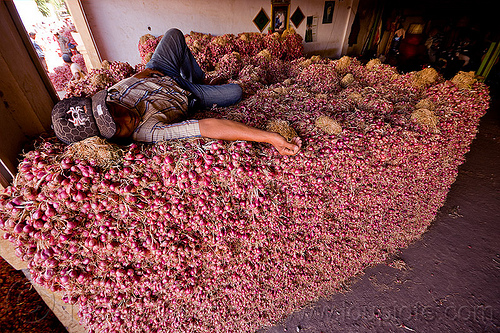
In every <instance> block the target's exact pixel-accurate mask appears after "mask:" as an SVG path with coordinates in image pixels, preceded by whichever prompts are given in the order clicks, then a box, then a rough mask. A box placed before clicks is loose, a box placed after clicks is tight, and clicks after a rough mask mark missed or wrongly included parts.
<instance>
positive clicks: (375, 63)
mask: <svg viewBox="0 0 500 333" xmlns="http://www.w3.org/2000/svg"><path fill="white" fill-rule="evenodd" d="M381 64H382V62H381V61H380V59H378V58H375V59H372V60H370V61H368V63H367V64H366V66H365V67H366V68H367V69H373V68H374V67H376V66H379V65H381Z"/></svg>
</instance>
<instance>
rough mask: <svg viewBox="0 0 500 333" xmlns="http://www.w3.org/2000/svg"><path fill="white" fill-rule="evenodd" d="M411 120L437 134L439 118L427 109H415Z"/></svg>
mask: <svg viewBox="0 0 500 333" xmlns="http://www.w3.org/2000/svg"><path fill="white" fill-rule="evenodd" d="M411 120H413V121H415V122H417V124H419V125H421V126H422V127H423V128H424V129H426V130H428V131H430V132H437V124H438V123H439V118H438V117H437V116H436V115H435V114H434V112H432V111H431V110H429V109H417V110H415V111H413V113H412V114H411Z"/></svg>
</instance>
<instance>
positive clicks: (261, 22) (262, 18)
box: [253, 8, 270, 32]
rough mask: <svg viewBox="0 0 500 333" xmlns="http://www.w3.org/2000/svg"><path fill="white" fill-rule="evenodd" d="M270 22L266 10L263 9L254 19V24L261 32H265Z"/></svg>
mask: <svg viewBox="0 0 500 333" xmlns="http://www.w3.org/2000/svg"><path fill="white" fill-rule="evenodd" d="M269 21H270V20H269V16H267V14H266V11H265V10H264V8H261V9H260V12H259V13H258V14H257V16H255V18H254V19H253V23H254V24H255V25H256V26H257V28H258V29H259V31H260V32H262V30H264V28H265V27H266V25H267V24H268V23H269Z"/></svg>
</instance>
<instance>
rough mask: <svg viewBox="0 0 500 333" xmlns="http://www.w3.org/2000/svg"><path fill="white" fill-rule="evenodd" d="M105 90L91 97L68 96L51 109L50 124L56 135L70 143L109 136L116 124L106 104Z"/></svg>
mask: <svg viewBox="0 0 500 333" xmlns="http://www.w3.org/2000/svg"><path fill="white" fill-rule="evenodd" d="M106 96H107V91H106V90H101V91H99V92H98V93H97V94H95V95H94V96H93V97H92V98H89V97H70V98H65V99H63V100H61V101H60V102H58V103H57V104H56V105H55V106H54V108H53V109H52V124H53V127H54V131H55V133H56V135H57V137H58V138H59V139H60V140H61V141H63V142H64V143H67V144H70V143H73V142H77V141H81V140H84V139H87V138H90V137H92V136H102V137H104V138H106V139H109V138H111V137H112V136H113V135H115V133H116V124H115V122H114V120H113V117H112V116H111V113H110V112H109V109H108V107H107V105H106Z"/></svg>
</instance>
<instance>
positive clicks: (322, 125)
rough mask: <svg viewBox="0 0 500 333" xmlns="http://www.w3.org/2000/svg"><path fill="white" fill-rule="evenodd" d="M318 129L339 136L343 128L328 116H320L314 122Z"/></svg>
mask: <svg viewBox="0 0 500 333" xmlns="http://www.w3.org/2000/svg"><path fill="white" fill-rule="evenodd" d="M314 124H315V125H316V127H318V128H319V129H321V130H322V131H323V132H325V133H328V134H333V135H337V134H339V133H340V132H342V126H340V124H339V123H338V122H337V121H336V120H335V119H332V118H330V117H328V116H319V117H318V118H317V119H316V121H315V122H314Z"/></svg>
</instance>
